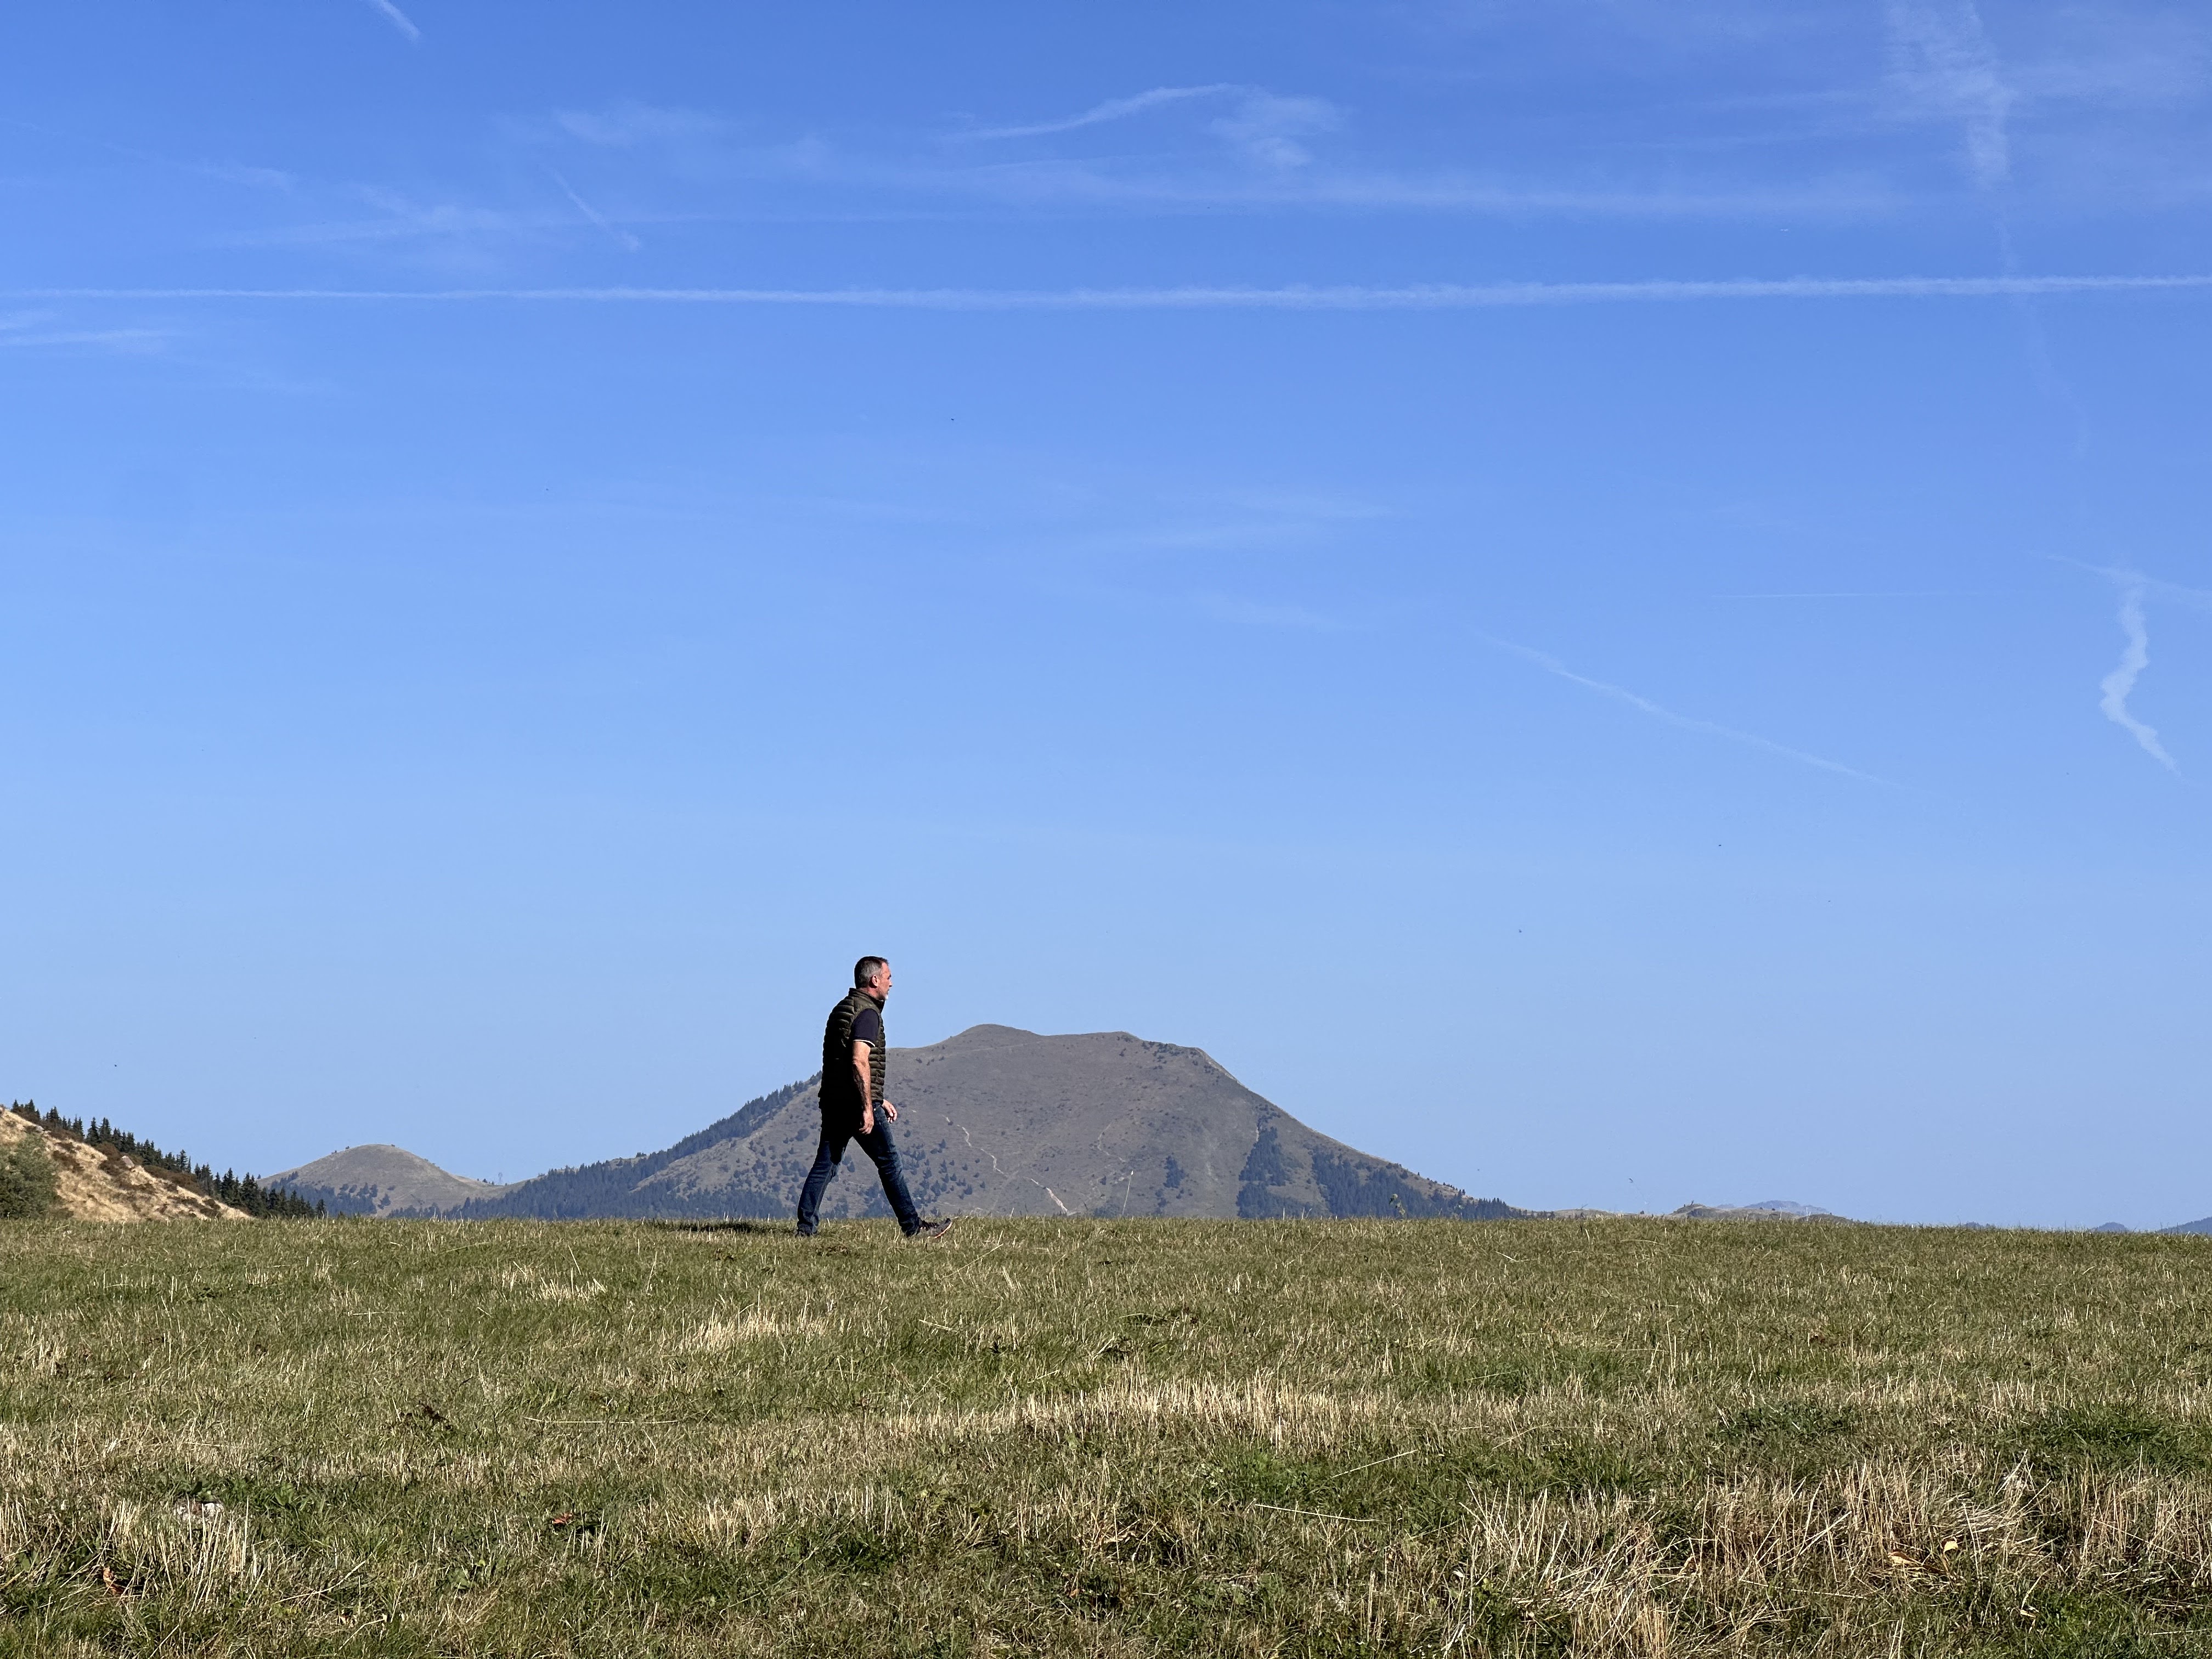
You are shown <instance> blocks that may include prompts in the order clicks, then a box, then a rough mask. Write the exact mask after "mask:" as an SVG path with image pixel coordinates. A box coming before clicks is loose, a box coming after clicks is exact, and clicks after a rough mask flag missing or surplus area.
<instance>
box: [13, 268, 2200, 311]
mask: <svg viewBox="0 0 2212 1659" xmlns="http://www.w3.org/2000/svg"><path fill="white" fill-rule="evenodd" d="M2203 289H2212V275H2185V276H1858V277H1828V276H1785V277H1777V278H1757V277H1747V278H1741V279H1729V280H1721V281H1697V282H1690V281H1674V280H1662V281H1653V282H1631V283H1419V284H1415V285H1413V286H1409V287H1396V288H1382V287H1364V286H1358V285H1351V286H1336V287H1316V286H1308V285H1305V284H1293V285H1291V286H1287V287H1277V288H1256V287H1255V288H1242V287H1180V288H1068V289H975V288H825V289H793V288H635V287H621V288H445V289H368V288H89V287H88V288H36V289H9V290H6V291H4V292H0V300H9V301H19V300H36V301H56V300H76V301H98V300H125V301H223V300H238V301H309V302H313V301H321V302H330V303H338V302H374V303H386V302H390V303H404V302H408V301H413V302H416V303H423V302H438V303H454V304H471V303H474V304H488V303H497V302H501V301H509V302H516V303H566V304H599V305H730V306H825V307H856V308H862V309H867V308H874V309H886V310H909V311H1206V310H1218V311H1237V310H1264V311H1471V310H1483V309H1487V308H1491V307H1523V306H1571V305H1608V304H1610V305H1621V304H1654V303H1666V302H1676V301H1702V300H1881V299H1908V300H1923V299H1926V300H1942V299H1987V298H1998V297H2008V296H2030V295H2072V294H2080V295H2095V294H2110V295H2135V294H2161V293H2187V292H2193V291H2198V290H2203Z"/></svg>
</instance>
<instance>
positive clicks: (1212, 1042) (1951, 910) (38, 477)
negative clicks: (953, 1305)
mask: <svg viewBox="0 0 2212 1659" xmlns="http://www.w3.org/2000/svg"><path fill="white" fill-rule="evenodd" d="M6 27H7V37H8V50H7V51H6V52H0V85H4V90H5V102H4V106H0V107H4V110H5V112H6V114H5V118H4V119H0V201H4V203H5V206H6V209H7V215H8V222H9V226H10V234H9V236H8V237H7V239H6V240H5V242H4V244H0V375H4V376H5V384H6V386H7V396H6V398H5V402H4V404H0V422H4V427H0V437H3V438H4V442H0V652H4V658H5V661H6V663H7V665H8V669H9V673H8V684H9V696H8V697H7V699H6V701H5V703H4V705H0V766H4V769H5V771H4V776H5V779H6V783H7V789H6V811H5V812H4V814H0V928H4V933H5V936H6V938H7V940H8V949H7V951H6V952H5V954H4V965H0V1093H5V1094H8V1095H9V1096H11V1097H26V1096H33V1097H36V1098H37V1099H38V1100H39V1101H40V1103H41V1104H46V1105H53V1106H58V1107H60V1108H61V1109H64V1110H65V1111H68V1112H70V1113H72V1114H89V1115H110V1116H112V1117H114V1118H115V1119H116V1120H117V1121H121V1122H125V1123H127V1124H129V1125H131V1126H132V1127H137V1128H138V1129H140V1130H141V1131H142V1132H146V1133H152V1134H154V1135H155V1136H156V1137H157V1138H158V1139H161V1140H162V1141H163V1142H164V1143H165V1144H168V1143H173V1142H175V1141H183V1142H184V1143H185V1144H186V1145H187V1146H189V1147H190V1149H191V1151H192V1152H194V1153H195V1154H197V1155H199V1156H204V1157H207V1158H212V1159H214V1161H215V1162H216V1163H217V1164H219V1165H220V1164H235V1165H236V1166H238V1167H240V1168H256V1169H262V1170H266V1169H272V1168H278V1167H282V1166H283V1165H285V1164H291V1163H295V1162H298V1161H301V1160H303V1159H305V1158H311V1157H313V1156H316V1155H318V1154H319V1153H321V1152H326V1151H329V1150H331V1149H332V1148H334V1147H336V1146H342V1145H346V1144H352V1143H359V1142H362V1141H368V1140H387V1139H388V1140H396V1141H398V1142H401V1143H403V1144H404V1145H406V1146H410V1147H413V1148H414V1149H416V1150H417V1151H420V1152H423V1153H424V1154H426V1155H428V1156H429V1157H432V1158H435V1159H437V1160H438V1161H440V1162H441V1163H443V1164H447V1165H448V1166H449V1167H453V1168H455V1169H459V1170H463V1171H465V1172H467V1173H471V1174H480V1175H483V1176H492V1175H495V1174H502V1173H503V1174H504V1175H506V1176H508V1177H509V1178H513V1177H514V1176H519V1175H521V1174H526V1173H529V1172H532V1171H534V1170H537V1169H539V1168H543V1167H545V1166H547V1165H549V1164H558V1163H565V1162H569V1161H574V1160H580V1159H586V1158H598V1157H604V1156H609V1155H615V1154H622V1153H628V1152H635V1151H638V1150H641V1149H643V1148H646V1147H649V1146H659V1145H663V1144H665V1143H666V1142H667V1141H669V1140H670V1139H673V1138H675V1137H676V1136H678V1135H679V1134H682V1133H687V1132H688V1131H690V1130H691V1129H693V1128H696V1127H699V1126H700V1125H701V1124H702V1123H703V1122H705V1121H708V1120H710V1119H712V1118H714V1117H716V1116H719V1115H722V1114H723V1113H725V1112H726V1111H728V1110H730V1109H733V1108H734V1107H735V1106H736V1105H737V1104H738V1103H740V1102H742V1101H743V1100H744V1099H745V1098H747V1097H750V1096H752V1095H754V1094H757V1093H759V1092H762V1091H764V1090H766V1089H769V1088H771V1087H774V1086H775V1085H780V1084H781V1083H783V1082H785V1081H787V1080H789V1079H792V1078H794V1077H797V1076H799V1075H802V1074H804V1073H806V1072H808V1071H810V1070H811V1069H812V1066H813V1065H814V1051H815V1048H816V1046H817V1033H818V1030H819V1024H820V1019H821V1016H822V1013H823V1010H824V1009H825V1008H826V1007H827V1006H828V1005H829V1001H830V1000H833V999H834V998H835V996H836V994H837V993H838V989H839V987H840V985H841V983H842V978H843V975H844V973H845V970H846V969H847V968H848V966H849V963H850V962H851V959H852V958H853V957H854V956H856V955H858V954H859V953H860V952H861V951H864V950H873V951H883V952H884V953H885V954H887V955H889V956H890V957H893V958H894V960H895V961H896V963H897V965H898V969H899V972H900V988H899V991H898V994H897V996H896V1000H895V1001H894V1003H893V1005H892V1009H891V1014H892V1033H893V1036H894V1038H895V1040H896V1041H899V1042H925V1041H933V1040H935V1039H937V1038H939V1037H941V1036H945V1035H948V1034H950V1033H951V1032H953V1031H956V1030H960V1029H962V1028H963V1027H965V1026H967V1025H969V1024H975V1023H977V1022H980V1021H997V1022H1002V1023H1006V1024H1016V1025H1022V1026H1027V1027H1030V1028H1032V1029H1036V1030H1055V1031H1056V1030H1103V1029H1127V1030H1134V1031H1137V1032H1139V1033H1141V1034H1143V1035H1145V1036H1150V1037H1154V1038H1158V1039H1163V1040H1167V1041H1172V1042H1185V1043H1192V1044H1196V1045H1199V1046H1201V1047H1203V1048H1206V1049H1207V1050H1208V1051H1209V1052H1211V1053H1212V1054H1214V1055H1215V1056H1216V1057H1217V1058H1218V1059H1219V1060H1222V1061H1223V1062H1224V1063H1225V1065H1227V1066H1230V1067H1231V1069H1232V1070H1233V1071H1235V1072H1236V1073H1237V1074H1238V1075H1239V1076H1241V1077H1242V1078H1243V1079H1245V1080H1246V1081H1247V1082H1249V1083H1250V1084H1251V1085H1253V1086H1254V1087H1255V1088H1257V1089H1259V1090H1261V1091H1262V1092H1263V1093H1266V1094H1267V1095H1268V1096H1269V1097H1272V1098H1273V1099H1275V1100H1276V1101H1278V1102H1279V1103H1281V1104H1282V1105H1284V1106H1285V1107H1286V1108H1288V1109H1291V1111H1293V1112H1295V1113H1297V1114H1298V1115H1300V1116H1302V1117H1304V1118H1305V1119H1306V1120H1307V1121H1310V1122H1311V1123H1313V1124H1315V1125H1316V1127H1320V1128H1322V1129H1323V1130H1325V1131H1327V1132H1328V1133H1333V1134H1335V1135H1338V1136H1340V1137H1341V1138H1343V1139H1348V1140H1351V1141H1352V1142H1353V1143H1355V1144H1357V1145H1358V1146H1364V1147H1366V1148H1369V1149H1370V1150H1372V1151H1375V1152H1381V1153H1383V1154H1385V1155H1388V1156H1389V1157H1392V1158H1399V1159H1401V1160H1403V1161H1404V1162H1406V1163H1407V1164H1411V1165H1413V1167H1415V1168H1417V1169H1419V1170H1423V1171H1425V1172H1426V1173H1429V1174H1431V1175H1434V1176H1438V1177H1441V1178H1443V1179H1446V1180H1449V1181H1452V1182H1456V1183H1458V1184H1460V1185H1462V1186H1464V1187H1468V1188H1471V1189H1473V1190H1475V1191H1478V1192H1480V1193H1482V1194H1498V1195H1500V1196H1503V1197H1505V1198H1508V1199H1510V1200H1515V1201H1516V1202H1521V1203H1524V1204H1531V1205H1566V1204H1593V1205H1601V1206H1613V1207H1671V1206H1674V1205H1676V1204H1679V1203H1681V1202H1683V1201H1685V1200H1691V1199H1697V1200H1705V1201H1707V1202H1718V1201H1747V1200H1759V1199H1765V1198H1771V1197H1791V1198H1797V1199H1802V1200H1810V1201H1814V1202H1818V1203H1822V1204H1826V1205H1827V1206H1831V1207H1833V1208H1836V1209H1839V1210H1844V1211H1846V1212H1850V1213H1853V1214H1858V1215H1864V1216H1869V1217H1875V1218H1885V1219H1894V1220H1920V1221H1943V1220H1953V1219H1963V1218H1979V1219H1986V1220H1992V1221H1999V1222H2022V1223H2033V1224H2037V1225H2084V1224H2090V1223H2096V1222H2100V1221H2105V1220H2108V1219H2119V1220H2124V1221H2126V1222H2129V1223H2130V1224H2133V1225H2166V1224H2169V1223H2172V1222H2177V1221H2181V1220H2185V1219H2188V1218H2194V1217H2197V1216H2201V1215H2204V1214H2206V1213H2208V1212H2212V1156H2208V1154H2212V1128H2209V1127H2208V1123H2212V1115H2208V1113H2207V1112H2206V1110H2205V1108H2206V1106H2207V1104H2208V1100H2207V1096H2208V1091H2212V1036H2208V1032H2212V1021H2208V1020H2206V1019H2205V1018H2204V1017H2203V1009H2204V1007H2205V1006H2206V1003H2207V998H2208V993H2212V883H2209V882H2208V871H2207V863H2206V854H2205V848H2206V832H2207V829H2208V826H2212V812H2209V811H2208V805H2212V799H2208V795H2207V793H2206V780H2207V779H2208V778H2212V555H2208V551H2207V548H2206V544H2205V537H2204V525H2205V520H2206V513H2205V507H2206V502H2207V497H2208V493H2212V492H2208V477H2212V475H2209V474H2208V460H2212V407H2208V404H2207V400H2206V398H2205V396H2204V392H2203V387H2204V386H2205V385H2206V384H2207V374H2208V370H2212V251H2208V249H2207V247H2206V232H2207V230H2208V229H2209V228H2212V103H2208V92H2212V22H2208V21H2206V20H2205V19H2203V17H2202V16H2201V15H2199V14H2197V12H2195V11H2194V10H2192V9H2185V8H2179V7H2157V6H2148V5H2130V4H2114V5H2106V6H2100V7H2098V8H2094V9H2089V8H2081V7H2073V6H2057V5H2048V4H2010V3H2007V4H1994V3H1993V4H1990V5H1987V6H1984V7H1983V8H1982V9H1979V10H1978V11H1977V10H1976V9H1974V8H1973V7H1972V6H1970V5H1966V4H1961V3H1952V0H1928V3H1905V0H1897V3H1892V4H1887V5H1883V4H1878V3H1869V4H1863V5H1862V4H1852V5H1844V4H1813V5H1787V4H1784V5H1775V4H1759V5H1753V4H1748V3H1746V4H1738V5H1699V4H1695V3H1692V4H1689V5H1679V4H1676V5H1658V4H1632V3H1614V4H1603V3H1575V0H1570V3H1564V4H1563V3H1549V4H1543V5H1537V4H1511V3H1498V4H1483V3H1466V4H1435V5H1426V4H1419V3H1406V4H1396V5H1386V6H1364V7H1350V6H1330V5H1298V4H1291V5H1284V4H1273V5H1269V6H1267V7H1265V8H1261V7H1259V6H1242V5H1217V6H1212V7H1206V8H1191V7H1188V6H1146V5H1130V6H1122V7H1115V8H1110V9H1097V8H1088V9H1079V8H1069V7H1037V6H990V5H969V6H963V7H957V8H928V9H917V8H911V7H889V6H872V5H835V4H831V5H823V6H816V7H811V8H806V9H793V8H777V9H769V8H738V7H725V6H705V5H696V4H692V5H674V4H671V5H665V6H660V7H653V8H637V7H623V8H616V7H611V6H604V5H598V6H591V5H582V4H572V3H543V0H541V3H533V4H532V5H530V6H527V7H524V6H520V5H513V4H495V3H477V4H471V5H468V6H460V5H456V4H453V3H450V0H395V3H383V0H285V3H282V4H279V3H274V0H270V3H246V0H234V3H229V4H226V5H223V6H221V7H189V8H188V7H183V6H178V5H174V4H167V3H164V4H154V3H140V4H104V5H100V6H82V7H69V8H45V9H38V10H36V11H33V12H27V13H25V14H23V15H20V16H17V17H14V18H11V19H10V21H9V23H8V25H7V26H6Z"/></svg>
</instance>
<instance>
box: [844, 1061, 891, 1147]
mask: <svg viewBox="0 0 2212 1659" xmlns="http://www.w3.org/2000/svg"><path fill="white" fill-rule="evenodd" d="M872 1047H873V1045H872V1044H871V1043H866V1042H856V1043H854V1045H853V1080H854V1082H855V1083H857V1084H859V1085H860V1101H861V1105H860V1133H862V1134H864V1135H865V1134H870V1133H873V1132H874V1130H875V1127H876V1097H875V1082H876V1079H875V1075H874V1073H872V1072H870V1071H869V1070H868V1054H869V1053H870V1051H871V1049H872ZM883 1108H884V1121H885V1122H887V1123H896V1122H897V1121H898V1108H897V1107H896V1106H894V1105H892V1104H891V1103H890V1102H889V1101H888V1100H886V1101H884V1103H883Z"/></svg>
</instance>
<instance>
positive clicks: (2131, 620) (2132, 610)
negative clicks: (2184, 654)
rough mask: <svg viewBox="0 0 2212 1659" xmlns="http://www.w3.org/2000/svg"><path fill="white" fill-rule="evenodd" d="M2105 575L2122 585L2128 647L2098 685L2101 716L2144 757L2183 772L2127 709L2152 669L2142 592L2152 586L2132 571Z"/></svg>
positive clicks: (2122, 619)
mask: <svg viewBox="0 0 2212 1659" xmlns="http://www.w3.org/2000/svg"><path fill="white" fill-rule="evenodd" d="M2102 574H2105V575H2107V576H2110V577H2112V579H2113V580H2115V581H2116V582H2118V585H2119V589H2120V634H2121V636H2122V638H2123V639H2124V641H2125V643H2124V644H2123V645H2122V647H2120V659H2119V661H2118V663H2117V664H2116V665H2114V666H2113V669H2112V672H2111V673H2109V674H2107V675H2106V676H2105V678H2103V679H2101V680H2100V681H2098V682H2097V692H2098V696H2097V709H2098V712H2099V713H2100V714H2103V715H2104V717H2105V718H2106V720H2110V721H2112V724H2113V725H2115V726H2118V727H2119V728H2120V730H2122V731H2123V732H2126V733H2127V734H2128V735H2129V736H2130V737H2131V738H2134V739H2135V740H2136V744H2137V745H2138V746H2140V747H2141V748H2142V751H2143V753H2145V754H2146V755H2148V756H2149V757H2151V758H2152V759H2153V760H2154V761H2156V762H2157V763H2159V764H2160V766H2163V767H2165V768H2166V769H2167V770H2168V771H2170V772H2178V771H2179V770H2180V768H2179V767H2178V766H2176V765H2175V764H2174V763H2173V757H2172V756H2171V755H2169V754H2167V753H2166V745H2165V744H2162V743H2160V741H2159V740H2158V732H2157V729H2156V728H2155V727H2154V726H2150V725H2148V724H2147V723H2146V722H2144V721H2142V720H2138V719H2136V716H2135V714H2134V712H2133V711H2132V710H2131V709H2130V708H2129V707H2128V698H2129V696H2130V694H2132V693H2133V692H2134V690H2135V689H2136V681H2137V680H2139V679H2141V678H2142V672H2143V670H2144V669H2146V668H2148V667H2149V666H2150V629H2149V628H2148V625H2147V624H2146V623H2145V621H2144V619H2143V592H2144V590H2145V589H2146V588H2147V587H2148V586H2149V583H2148V581H2147V580H2146V579H2145V578H2143V577H2142V576H2139V575H2137V574H2136V573H2134V572H2133V571H2126V570H2105V571H2103V572H2102Z"/></svg>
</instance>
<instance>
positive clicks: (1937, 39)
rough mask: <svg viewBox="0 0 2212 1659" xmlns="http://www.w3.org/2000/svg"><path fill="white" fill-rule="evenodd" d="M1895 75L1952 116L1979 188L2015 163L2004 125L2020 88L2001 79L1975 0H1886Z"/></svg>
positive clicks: (1926, 104)
mask: <svg viewBox="0 0 2212 1659" xmlns="http://www.w3.org/2000/svg"><path fill="white" fill-rule="evenodd" d="M1887 21H1888V25H1889V40H1890V51H1891V57H1892V63H1893V70H1892V74H1893V79H1894V81H1895V82H1896V83H1897V85H1898V86H1899V89H1900V90H1901V91H1903V92H1904V93H1905V95H1906V97H1907V98H1908V99H1910V100H1911V101H1912V102H1914V103H1916V104H1917V105H1918V106H1921V107H1922V108H1923V109H1926V110H1928V111H1929V112H1931V113H1932V114H1934V115H1936V116H1937V117H1938V118H1943V119H1948V120H1954V121H1956V122H1957V123H1958V124H1959V125H1960V130H1961V132H1962V135H1963V137H1964V140H1965V149H1966V155H1965V159H1966V172H1967V173H1968V175H1969V176H1970V177H1971V178H1972V179H1973V181H1974V183H1975V184H1976V185H1978V186H1980V187H1981V188H1982V189H1984V190H1989V189H1992V188H1994V187H1995V186H1996V185H2001V184H2002V183H2003V182H2004V181H2005V179H2006V178H2007V177H2008V175H2009V174H2010V173H2011V171H2012V145H2011V140H2010V137H2009V136H2008V133H2007V131H2006V125H2005V124H2006V121H2007V118H2008V116H2009V115H2010V112H2011V110H2012V105H2013V100H2014V99H2015V97H2016V96H2017V94H2016V93H2015V91H2014V89H2013V88H2012V87H2011V86H2010V85H2008V83H2007V82H2006V80H2005V78H2004V76H2003V74H2002V72H2001V70H2000V69H1999V66H1998V64H1997V55H1996V49H1995V48H1994V47H1993V46H1991V45H1990V37H1989V32H1988V31H1987V30H1986V29H1984V27H1982V15H1981V13H1980V11H1979V10H1978V9H1976V7H1975V5H1974V0H1889V4H1888V6H1887Z"/></svg>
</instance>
